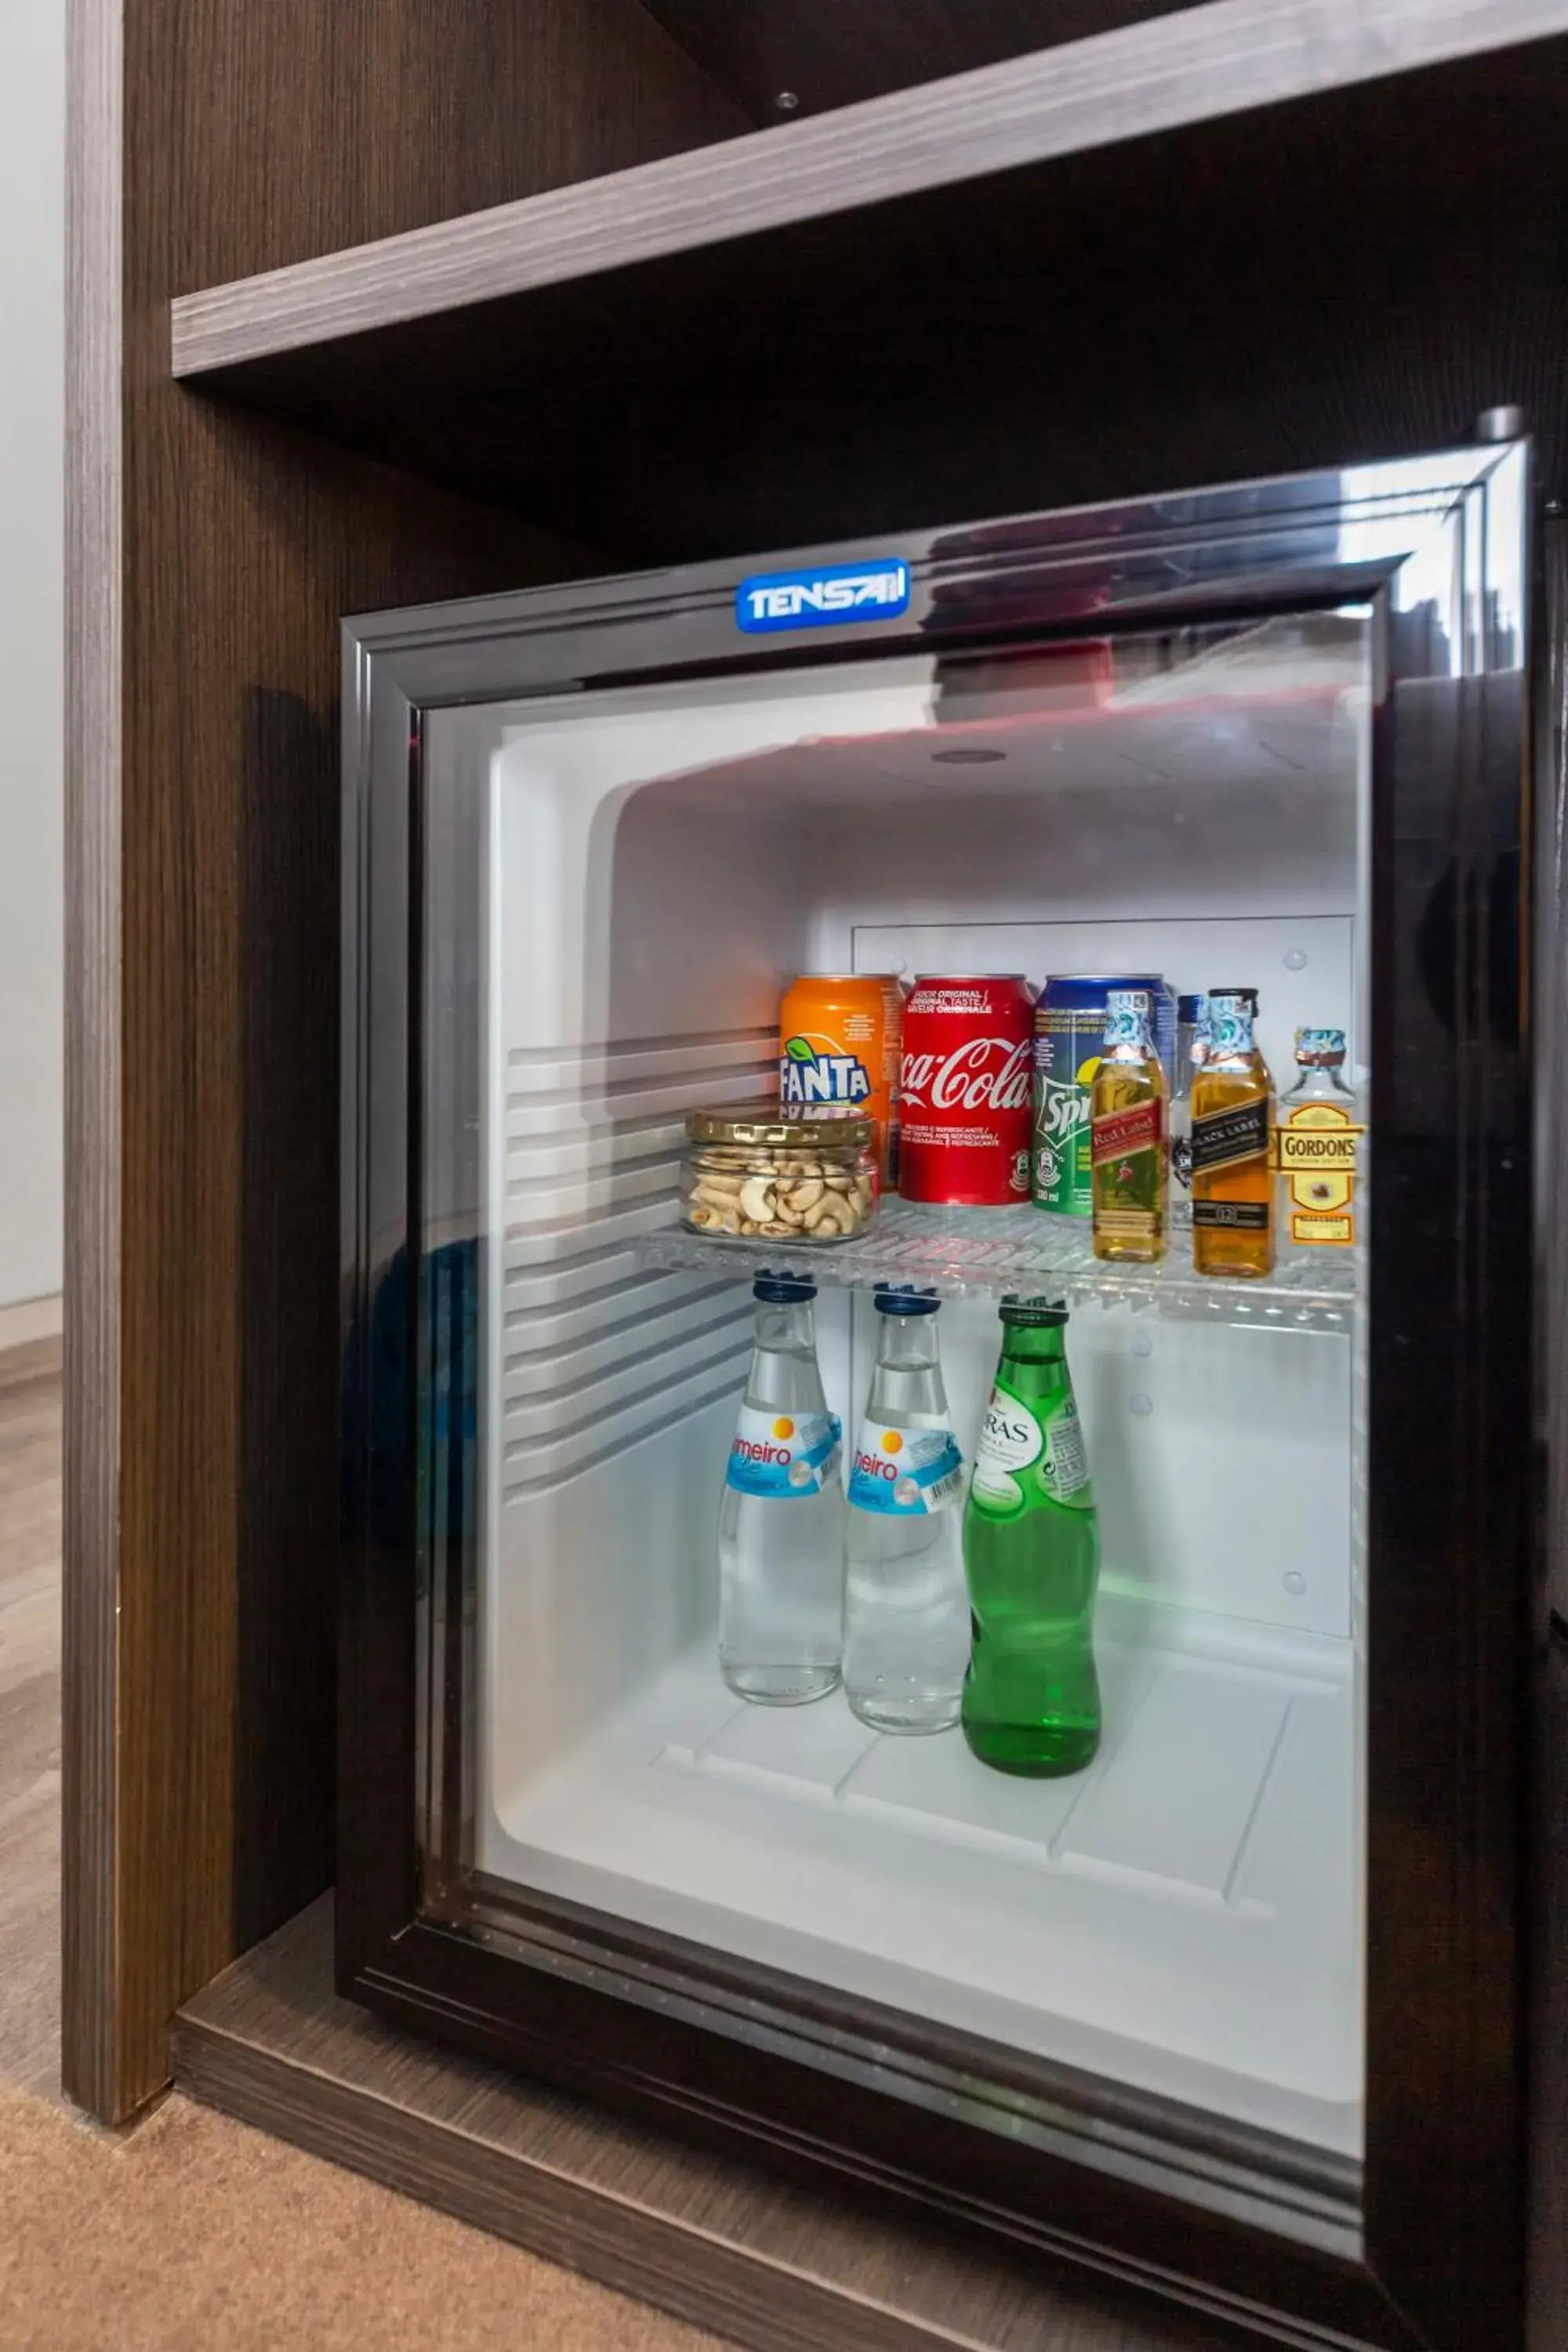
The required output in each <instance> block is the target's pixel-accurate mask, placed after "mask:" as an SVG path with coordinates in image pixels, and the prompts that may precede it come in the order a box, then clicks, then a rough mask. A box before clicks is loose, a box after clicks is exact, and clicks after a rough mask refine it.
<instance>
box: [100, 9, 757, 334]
mask: <svg viewBox="0 0 1568 2352" xmlns="http://www.w3.org/2000/svg"><path fill="white" fill-rule="evenodd" d="M132 21H133V22H135V23H136V24H137V25H138V27H139V36H140V37H139V47H140V48H141V50H142V54H143V55H144V56H145V57H146V58H148V60H149V62H150V63H152V62H153V61H155V62H156V67H157V70H158V75H159V82H158V84H155V85H153V87H150V88H149V89H146V90H145V92H144V93H143V97H144V100H145V105H146V113H145V115H144V116H143V117H142V120H141V121H140V123H139V124H134V125H132V142H131V153H132V161H133V164H134V165H135V167H136V168H137V169H138V171H140V169H141V167H142V162H143V153H144V151H143V153H139V152H138V148H137V144H136V140H135V135H134V133H135V130H136V129H137V128H140V129H141V130H142V136H143V137H144V138H145V137H146V135H147V134H148V133H152V134H153V136H155V137H156V138H157V139H158V141H159V145H160V149H161V151H162V152H163V155H164V157H165V159H166V168H167V169H168V171H169V172H170V173H171V174H172V177H171V179H170V181H169V183H168V184H167V185H166V187H165V189H164V190H163V196H164V202H165V204H166V208H167V226H168V248H167V254H166V259H165V268H166V273H167V274H166V278H165V290H166V291H168V292H172V293H184V292H186V291H187V290H188V289H191V288H192V287H195V286H205V285H212V284H214V283H216V282H217V281H218V280H220V279H223V278H238V277H243V276H245V275H247V273H248V272H250V271H252V270H258V269H276V268H281V267H282V266H283V265H284V264H285V263H288V262H292V261H302V260H304V259H306V258H307V257H310V256H311V255H313V254H318V253H328V252H331V251H333V250H335V249H336V248H337V247H340V246H344V245H357V244H359V243H361V242H363V240H364V239H366V238H369V237H378V236H395V234H396V233H397V232H398V231H399V230H401V229H407V228H418V227H422V226H424V225H425V224H426V222H428V221H437V220H447V219H449V218H451V217H452V216H453V215H456V214H458V213H467V212H475V211H478V210H479V209H480V208H481V207H483V206H485V205H499V204H505V203H508V202H510V200H512V199H513V198H515V197H519V196H530V195H536V194H538V193H539V192H540V191H541V190H542V189H544V188H553V187H558V186H560V185H561V184H563V183H564V182H567V181H572V180H583V179H589V178H592V177H594V176H595V174H597V173H602V172H616V171H620V170H622V169H623V168H625V167H626V165H628V164H633V163H648V162H650V161H652V160H653V159H654V158H655V157H657V156H661V155H669V154H675V153H678V152H679V151H681V150H682V149H684V148H688V147H700V146H703V145H705V144H706V143H707V142H710V141H711V140H715V139H723V138H727V137H730V136H731V135H732V134H734V133H736V132H738V131H745V130H748V129H749V128H750V127H751V125H750V121H749V118H748V117H747V116H746V114H745V113H744V112H743V111H742V110H741V108H740V107H739V106H737V105H736V104H735V102H734V101H733V100H731V99H729V98H727V97H725V96H724V94H723V93H722V92H721V90H719V89H717V88H716V86H715V85H714V83H713V82H712V81H711V80H710V79H709V77H708V76H707V74H706V73H704V72H703V71H702V69H701V68H700V66H698V65H697V64H695V63H694V62H693V60H692V59H691V58H689V56H688V55H687V53H686V52H685V51H684V50H683V49H682V48H681V47H679V45H678V44H677V43H676V42H675V41H674V40H673V39H672V38H671V37H670V36H669V35H668V33H666V32H665V31H663V30H662V29H661V28H660V27H659V26H658V25H656V24H655V23H654V22H653V21H652V19H651V18H650V17H649V16H647V14H646V12H645V11H644V10H643V9H642V8H641V7H640V6H639V5H637V0H462V5H460V6H458V7H453V6H442V5H428V0H390V5H380V0H336V5H333V4H332V0H266V5H264V6H257V5H255V0H148V5H142V6H140V7H138V8H137V9H136V10H135V11H134V12H133V16H132ZM145 160H147V161H150V160H151V159H150V158H146V159H145ZM132 259H134V250H132Z"/></svg>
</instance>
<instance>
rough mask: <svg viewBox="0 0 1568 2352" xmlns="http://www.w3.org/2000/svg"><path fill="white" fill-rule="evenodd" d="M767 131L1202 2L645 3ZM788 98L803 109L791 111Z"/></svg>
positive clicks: (825, 0)
mask: <svg viewBox="0 0 1568 2352" xmlns="http://www.w3.org/2000/svg"><path fill="white" fill-rule="evenodd" d="M643 5H644V6H645V7H646V8H647V11H648V13H649V15H650V16H657V17H658V21H659V23H660V24H661V25H665V26H668V29H669V30H670V32H671V33H673V34H674V36H675V37H676V39H677V40H678V41H679V42H680V44H681V46H682V47H684V48H686V49H688V50H689V52H690V54H691V55H692V57H694V58H697V59H699V61H700V63H701V64H702V65H703V66H705V67H706V68H707V69H708V71H709V72H710V74H711V75H712V76H713V79H714V80H715V81H717V82H719V83H720V84H721V86H722V87H723V88H724V89H727V90H729V91H730V92H731V95H732V96H733V97H734V98H735V99H736V100H738V101H739V102H740V104H741V105H742V106H743V107H744V108H745V109H746V110H747V112H748V113H749V114H750V115H751V116H752V120H753V121H756V122H759V123H767V122H779V121H788V120H789V119H790V117H791V115H792V114H793V113H795V112H796V111H797V110H798V111H800V112H802V113H810V114H821V113H823V112H825V111H826V110H828V109H830V108H832V107H836V106H849V105H853V104H854V102H855V101H856V100H858V99H863V98H880V97H881V96H882V95H883V94H884V92H885V91H888V90H889V89H909V88H910V86H911V85H913V84H914V83H916V82H922V81H935V80H937V79H939V78H940V77H941V76H942V75H943V74H955V73H965V72H967V71H968V69H969V68H970V67H972V66H990V65H995V64H997V63H998V62H999V61H1000V60H1001V59H1002V58H1016V57H1018V56H1021V55H1022V54H1023V52H1024V51H1025V50H1027V49H1054V48H1057V47H1060V45H1061V44H1062V43H1063V42H1064V41H1081V40H1084V39H1087V38H1088V37H1089V35H1090V34H1093V33H1109V32H1112V31H1114V30H1115V29H1116V27H1117V26H1120V25H1133V24H1138V23H1140V22H1142V19H1143V18H1145V17H1148V16H1172V15H1174V14H1175V12H1176V11H1177V10H1178V9H1179V8H1182V7H1191V6H1194V5H1196V0H848V5H846V0H748V5H746V6H744V7H737V6H736V5H734V0H643ZM781 92H787V93H788V94H789V96H790V97H792V98H794V99H795V100H797V101H798V107H791V106H789V105H788V104H787V103H786V104H784V105H781V104H780V102H779V100H780V93H781Z"/></svg>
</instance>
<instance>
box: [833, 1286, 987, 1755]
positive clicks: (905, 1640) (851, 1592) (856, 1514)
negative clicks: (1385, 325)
mask: <svg viewBox="0 0 1568 2352" xmlns="http://www.w3.org/2000/svg"><path fill="white" fill-rule="evenodd" d="M875 1304H876V1307H877V1315H878V1321H879V1331H878V1339H877V1369H876V1370H875V1371H874V1372H873V1374H872V1376H871V1393H870V1396H869V1397H868V1400H867V1403H866V1417H865V1419H864V1420H863V1421H862V1423H861V1424H860V1433H859V1437H858V1441H857V1443H856V1447H855V1454H854V1459H853V1461H852V1463H851V1465H850V1470H849V1507H848V1511H847V1514H846V1519H845V1530H846V1532H845V1550H844V1558H845V1578H844V1691H845V1696H846V1697H847V1699H848V1701H849V1704H850V1706H851V1707H852V1708H853V1709H854V1711H855V1713H856V1714H857V1715H858V1717H860V1720H861V1721H862V1723H868V1724H871V1725H873V1726H874V1727H875V1728H876V1729H877V1730H879V1731H942V1730H944V1729H945V1728H946V1727H947V1726H948V1725H949V1724H952V1723H956V1722H957V1721H958V1706H959V1699H960V1696H961V1695H962V1692H963V1671H964V1668H965V1667H966V1666H967V1664H969V1595H968V1592H967V1591H966V1590H965V1588H964V1582H963V1537H962V1529H963V1484H964V1481H963V1454H961V1453H960V1452H959V1448H958V1440H957V1438H956V1437H955V1436H954V1435H953V1431H952V1414H951V1412H949V1411H948V1403H947V1391H946V1389H945V1388H944V1387H943V1385H942V1358H941V1355H940V1353H939V1351H938V1344H937V1312H938V1309H939V1307H941V1304H942V1302H941V1300H940V1299H939V1298H938V1297H936V1296H935V1295H934V1293H932V1292H931V1291H929V1290H928V1291H921V1290H917V1289H915V1288H914V1286H912V1285H910V1284H904V1285H900V1286H893V1285H892V1284H889V1283H882V1284H879V1286H878V1288H877V1292H876V1297H875Z"/></svg>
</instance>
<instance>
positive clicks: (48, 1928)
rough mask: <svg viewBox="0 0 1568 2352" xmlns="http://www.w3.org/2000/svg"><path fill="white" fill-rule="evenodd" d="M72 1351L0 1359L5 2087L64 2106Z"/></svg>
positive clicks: (38, 1348)
mask: <svg viewBox="0 0 1568 2352" xmlns="http://www.w3.org/2000/svg"><path fill="white" fill-rule="evenodd" d="M59 1853H60V1343H59V1341H58V1339H38V1340H35V1341H33V1342H32V1344H31V1345H30V1346H27V1347H25V1348H13V1349H10V1350H8V1351H7V1352H6V1353H5V1354H4V1355H0V1987H3V1988H4V1999H3V2000H0V2084H14V2085H16V2087H18V2088H20V2089H22V2090H29V2091H36V2092H40V2093H42V2094H43V2095H46V2096H48V2097H58V2095H59V2079H60V2058H59Z"/></svg>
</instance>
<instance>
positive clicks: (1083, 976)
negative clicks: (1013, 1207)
mask: <svg viewBox="0 0 1568 2352" xmlns="http://www.w3.org/2000/svg"><path fill="white" fill-rule="evenodd" d="M1113 988H1142V989H1146V990H1147V991H1148V992H1149V1002H1150V1007H1151V1010H1152V1014H1153V1031H1154V1048H1155V1051H1156V1052H1157V1053H1158V1055H1159V1056H1160V1059H1161V1061H1162V1062H1163V1065H1164V1068H1165V1076H1166V1079H1167V1081H1168V1080H1169V1079H1170V1077H1171V1076H1172V1073H1173V1069H1174V1066H1175V1057H1176V1000H1175V997H1174V995H1173V992H1172V991H1171V990H1170V989H1169V988H1168V987H1167V986H1166V984H1165V982H1164V981H1163V979H1162V978H1161V976H1160V974H1159V973H1158V972H1157V971H1136V972H1112V973H1106V974H1103V975H1101V974H1099V973H1077V972H1074V973H1060V972H1058V973H1057V974H1056V975H1054V976H1053V977H1052V978H1051V979H1049V980H1047V982H1046V984H1045V986H1044V988H1042V989H1041V991H1040V993H1039V996H1038V998H1037V1000H1036V1003H1035V1134H1034V1151H1035V1206H1036V1208H1037V1209H1049V1210H1051V1211H1053V1212H1054V1213H1055V1214H1056V1215H1058V1217H1084V1218H1088V1217H1090V1216H1092V1215H1093V1213H1094V1197H1093V1188H1092V1184H1091V1181H1090V1176H1089V1089H1090V1087H1092V1086H1093V1084H1094V1074H1095V1072H1096V1070H1097V1069H1098V1068H1099V1067H1100V1055H1102V1054H1103V1053H1104V1051H1105V1016H1106V1009H1107V1007H1108V1005H1109V1003H1110V992H1111V990H1112V989H1113Z"/></svg>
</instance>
